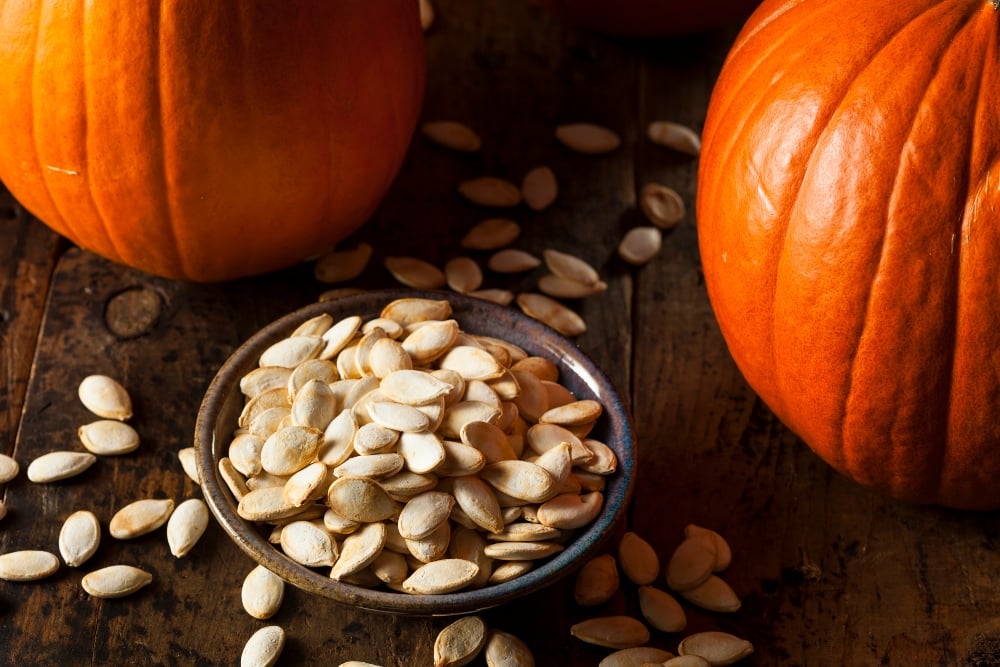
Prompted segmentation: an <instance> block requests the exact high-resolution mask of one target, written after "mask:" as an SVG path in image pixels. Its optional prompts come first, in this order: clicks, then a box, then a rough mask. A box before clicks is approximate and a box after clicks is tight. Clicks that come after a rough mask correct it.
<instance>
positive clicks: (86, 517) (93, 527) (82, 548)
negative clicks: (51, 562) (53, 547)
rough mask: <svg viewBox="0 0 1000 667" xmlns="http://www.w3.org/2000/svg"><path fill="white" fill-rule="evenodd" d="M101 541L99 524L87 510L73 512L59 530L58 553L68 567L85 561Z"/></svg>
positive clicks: (94, 516) (95, 517)
mask: <svg viewBox="0 0 1000 667" xmlns="http://www.w3.org/2000/svg"><path fill="white" fill-rule="evenodd" d="M100 543H101V524H100V522H99V521H98V520H97V516H96V515H95V514H94V513H93V512H90V511H88V510H78V511H76V512H73V513H72V514H70V515H69V516H68V517H66V520H65V521H64V522H63V525H62V528H61V529H60V530H59V554H60V555H61V556H62V559H63V561H64V562H65V563H66V565H68V566H69V567H77V566H79V565H82V564H83V563H85V562H86V561H87V560H88V559H89V558H90V557H91V556H93V555H94V553H95V552H96V551H97V547H98V546H100Z"/></svg>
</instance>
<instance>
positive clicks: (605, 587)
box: [573, 554, 619, 607]
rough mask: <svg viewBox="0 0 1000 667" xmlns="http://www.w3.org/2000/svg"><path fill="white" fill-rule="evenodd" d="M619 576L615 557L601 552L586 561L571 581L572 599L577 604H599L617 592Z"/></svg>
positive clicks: (586, 605)
mask: <svg viewBox="0 0 1000 667" xmlns="http://www.w3.org/2000/svg"><path fill="white" fill-rule="evenodd" d="M618 585H619V577H618V567H617V564H616V562H615V557H614V556H612V555H611V554H601V555H600V556H596V557H594V558H592V559H590V560H589V561H587V562H586V563H585V564H584V566H583V567H582V568H580V571H579V572H578V573H577V575H576V579H575V580H574V582H573V599H574V600H575V601H576V603H577V604H578V605H581V606H584V607H593V606H596V605H601V604H604V603H605V602H607V601H608V600H610V599H611V598H612V597H614V595H615V593H617V592H618Z"/></svg>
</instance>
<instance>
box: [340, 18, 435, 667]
mask: <svg viewBox="0 0 1000 667" xmlns="http://www.w3.org/2000/svg"><path fill="white" fill-rule="evenodd" d="M418 6H419V9H420V28H421V29H422V30H423V31H424V32H427V31H428V30H430V29H431V26H432V25H434V4H433V3H432V2H431V0H420V2H419V5H418ZM366 666H367V667H378V665H368V663H367V662H366V663H360V662H359V663H357V664H356V665H348V663H346V662H345V663H344V664H342V665H341V666H340V667H366Z"/></svg>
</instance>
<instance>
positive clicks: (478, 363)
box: [438, 345, 506, 382]
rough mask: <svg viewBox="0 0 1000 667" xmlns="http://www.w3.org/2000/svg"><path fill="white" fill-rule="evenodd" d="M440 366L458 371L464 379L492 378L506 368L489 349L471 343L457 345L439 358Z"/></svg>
mask: <svg viewBox="0 0 1000 667" xmlns="http://www.w3.org/2000/svg"><path fill="white" fill-rule="evenodd" d="M438 366H439V367H440V368H444V369H447V370H452V371H455V372H456V373H458V374H459V375H460V376H461V377H462V379H463V380H465V381H466V382H468V381H469V380H491V379H494V378H498V377H500V376H501V375H503V374H504V371H505V370H506V369H505V368H504V367H503V365H502V364H501V363H500V362H499V361H497V359H496V357H494V356H493V355H492V354H490V353H489V352H488V351H487V350H484V349H482V348H477V347H473V346H471V345H456V346H455V347H453V348H451V349H450V350H448V351H447V352H445V354H444V356H442V357H441V358H440V359H439V360H438Z"/></svg>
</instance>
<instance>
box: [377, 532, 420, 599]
mask: <svg viewBox="0 0 1000 667" xmlns="http://www.w3.org/2000/svg"><path fill="white" fill-rule="evenodd" d="M386 533H388V530H387V531H386ZM371 571H372V573H373V574H374V575H375V576H376V577H378V578H379V579H380V580H381V581H384V582H385V583H387V584H393V585H395V586H399V585H401V584H402V583H403V581H404V580H405V579H406V575H407V574H408V573H409V571H410V567H409V565H407V564H406V558H404V557H403V555H402V554H398V553H396V552H395V551H390V550H388V549H382V551H381V552H379V555H378V556H376V557H375V560H373V561H372V563H371Z"/></svg>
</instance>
